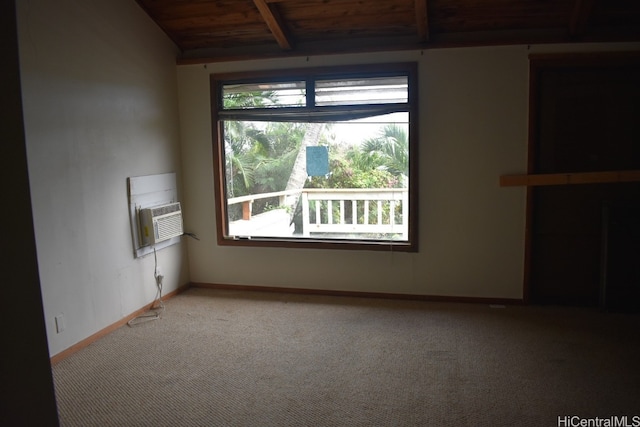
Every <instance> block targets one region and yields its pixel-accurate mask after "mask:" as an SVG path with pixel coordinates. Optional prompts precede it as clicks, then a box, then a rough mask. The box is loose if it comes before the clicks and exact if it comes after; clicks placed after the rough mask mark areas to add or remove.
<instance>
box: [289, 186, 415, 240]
mask: <svg viewBox="0 0 640 427" xmlns="http://www.w3.org/2000/svg"><path fill="white" fill-rule="evenodd" d="M322 202H324V203H322ZM336 205H337V206H336ZM348 205H350V207H351V209H349V210H350V211H351V212H350V218H349V217H347V215H346V214H347V210H348V209H347V206H348ZM398 206H399V209H400V212H401V215H400V221H396V210H397V209H396V207H398ZM334 207H336V208H335V209H334ZM408 207H409V198H408V192H407V190H406V189H402V188H391V189H386V188H374V189H365V188H358V189H305V190H304V191H303V192H302V230H303V235H304V236H306V237H308V236H310V234H311V233H344V234H375V233H382V234H401V235H402V237H403V238H405V239H406V238H407V232H408V227H407V223H408V222H407V220H406V219H407V218H408ZM312 213H313V217H312V215H311V214H312Z"/></svg>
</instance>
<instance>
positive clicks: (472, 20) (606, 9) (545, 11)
mask: <svg viewBox="0 0 640 427" xmlns="http://www.w3.org/2000/svg"><path fill="white" fill-rule="evenodd" d="M137 2H138V3H139V4H140V6H141V7H142V8H143V9H144V10H145V11H146V13H147V14H148V15H149V16H150V17H151V18H152V19H153V20H154V21H155V22H156V23H157V24H158V25H159V26H160V27H161V28H162V29H163V30H164V31H165V32H166V33H167V34H168V35H169V37H170V38H171V39H172V40H173V41H174V42H175V43H176V45H177V46H178V47H179V48H180V50H181V51H182V58H181V59H180V62H183V63H188V62H199V61H203V60H207V61H228V60H232V59H250V58H265V57H277V56H291V55H296V56H299V55H314V54H329V53H350V52H363V51H383V50H395V49H424V48H432V47H447V46H478V45H504V44H515V43H517V44H535V43H562V42H580V41H640V1H638V0H137Z"/></svg>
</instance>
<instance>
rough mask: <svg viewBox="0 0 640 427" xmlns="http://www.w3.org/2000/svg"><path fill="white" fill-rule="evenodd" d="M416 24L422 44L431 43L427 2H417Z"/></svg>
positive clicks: (417, 0) (416, 0) (422, 0)
mask: <svg viewBox="0 0 640 427" xmlns="http://www.w3.org/2000/svg"><path fill="white" fill-rule="evenodd" d="M415 9H416V24H417V28H418V38H419V40H420V43H425V42H428V41H429V12H428V8H427V0H415Z"/></svg>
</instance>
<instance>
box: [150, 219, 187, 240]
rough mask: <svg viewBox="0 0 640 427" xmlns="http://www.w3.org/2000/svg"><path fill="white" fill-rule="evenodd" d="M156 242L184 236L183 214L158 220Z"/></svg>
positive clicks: (156, 223) (156, 222)
mask: <svg viewBox="0 0 640 427" xmlns="http://www.w3.org/2000/svg"><path fill="white" fill-rule="evenodd" d="M154 226H155V235H156V239H155V240H156V242H162V241H164V240H167V239H170V238H172V237H176V236H179V235H181V234H182V213H180V212H177V213H174V214H172V215H167V216H165V217H162V218H158V219H157V220H156V221H155V224H154Z"/></svg>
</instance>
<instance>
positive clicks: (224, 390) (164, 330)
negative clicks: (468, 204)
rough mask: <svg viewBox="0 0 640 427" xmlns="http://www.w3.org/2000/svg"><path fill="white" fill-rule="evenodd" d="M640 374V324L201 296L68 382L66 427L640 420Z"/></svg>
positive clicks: (63, 391)
mask: <svg viewBox="0 0 640 427" xmlns="http://www.w3.org/2000/svg"><path fill="white" fill-rule="evenodd" d="M639 364H640V316H637V315H623V314H609V313H600V312H598V311H597V310H590V309H578V308H554V307H513V306H508V307H506V308H491V307H489V306H488V305H484V304H450V303H427V302H412V301H389V300H378V299H364V298H348V297H326V296H303V295H289V294H268V293H251V292H235V291H215V290H206V289H190V290H188V291H187V292H185V293H183V294H181V295H179V296H177V297H175V298H173V299H171V300H169V301H167V302H166V311H165V313H164V317H163V318H162V319H161V320H156V321H152V322H149V323H146V324H143V325H139V326H136V327H133V328H130V327H127V326H125V327H122V328H120V329H118V330H117V331H115V332H114V333H112V334H110V335H109V336H107V337H105V338H103V339H101V340H100V341H98V342H96V343H94V344H92V345H91V346H89V347H87V348H85V349H84V350H82V351H80V352H78V353H76V354H74V355H73V356H71V357H70V358H68V359H65V360H64V361H62V362H60V363H59V364H57V365H56V366H54V368H53V373H54V380H55V386H56V392H57V398H58V406H59V412H60V419H61V424H62V425H63V426H492V427H493V426H535V427H540V426H557V425H558V416H565V415H578V416H581V417H595V416H597V417H609V416H611V415H628V416H629V417H631V416H633V415H640V368H639ZM629 420H630V421H631V418H629Z"/></svg>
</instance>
